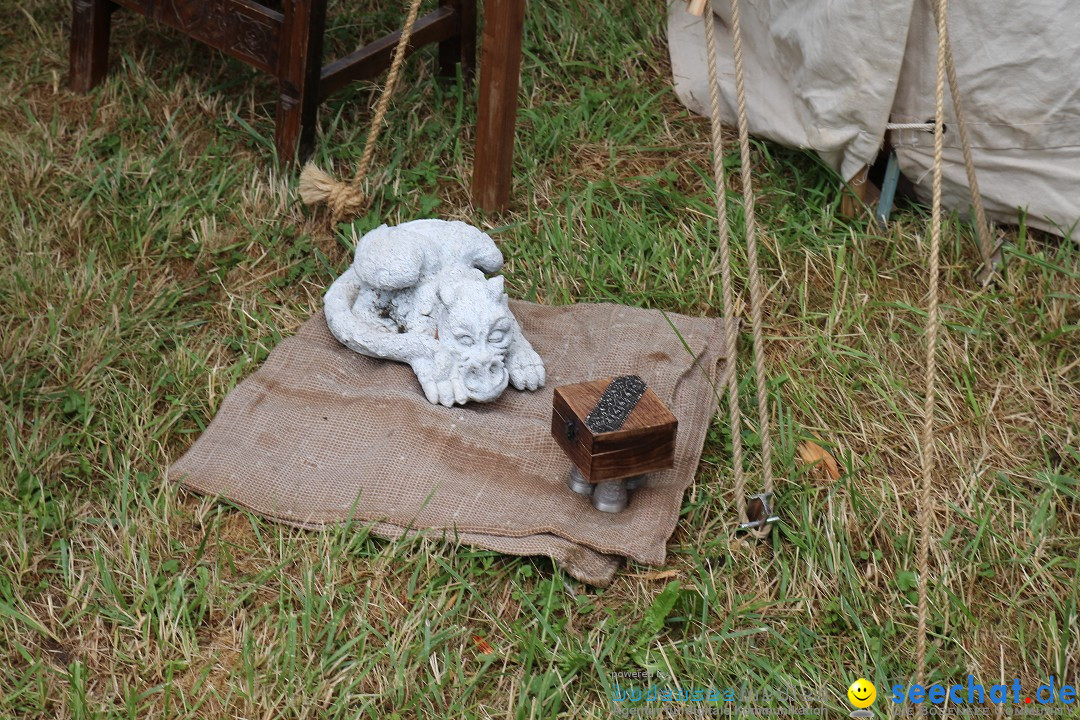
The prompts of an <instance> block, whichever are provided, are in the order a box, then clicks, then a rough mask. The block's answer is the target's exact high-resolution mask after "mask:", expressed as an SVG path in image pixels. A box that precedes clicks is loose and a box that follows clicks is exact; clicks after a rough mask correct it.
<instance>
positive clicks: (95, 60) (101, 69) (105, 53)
mask: <svg viewBox="0 0 1080 720" xmlns="http://www.w3.org/2000/svg"><path fill="white" fill-rule="evenodd" d="M71 8H72V11H71V12H72V19H71V57H70V58H69V60H70V63H71V71H70V75H69V82H70V83H71V89H72V90H74V91H75V92H80V93H84V92H88V91H89V90H90V88H92V87H94V86H95V85H97V84H98V83H99V82H101V81H102V79H103V78H104V77H105V73H106V72H107V71H108V69H109V26H110V18H111V16H112V10H113V8H112V2H110V1H109V0H74V1H73V2H72V3H71Z"/></svg>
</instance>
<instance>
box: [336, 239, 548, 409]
mask: <svg viewBox="0 0 1080 720" xmlns="http://www.w3.org/2000/svg"><path fill="white" fill-rule="evenodd" d="M502 265H503V257H502V253H501V252H499V248H498V247H496V246H495V242H494V241H493V240H492V239H491V238H490V237H489V236H488V235H486V234H485V233H483V232H481V231H480V230H478V229H477V228H474V227H472V226H471V225H468V224H467V223H463V222H458V221H454V222H448V221H444V220H414V221H412V222H407V223H403V224H401V225H397V226H394V227H388V226H386V225H380V226H379V227H377V228H375V229H374V230H372V231H371V232H369V233H367V234H366V235H364V236H363V237H362V238H360V241H359V242H358V243H357V245H356V256H355V259H354V260H353V264H352V265H351V266H350V267H349V269H348V270H346V271H345V272H344V273H343V274H342V275H341V277H339V278H338V279H337V280H335V281H334V283H333V284H332V285H331V286H330V289H329V290H327V292H326V296H325V297H324V310H325V313H326V321H327V324H328V325H329V327H330V332H331V333H333V335H334V337H336V338H337V339H338V340H340V341H341V343H342V344H344V345H345V346H346V347H348V348H349V349H350V350H354V351H355V352H358V353H361V354H363V355H367V356H370V357H375V358H385V359H388V360H397V361H398V362H404V363H408V364H409V365H410V366H411V367H412V369H413V372H415V373H416V378H417V380H419V381H420V387H421V388H422V389H423V391H424V395H425V396H426V397H427V399H428V401H429V402H431V403H439V404H441V405H445V406H446V407H451V406H453V405H454V404H455V403H460V404H465V403H467V402H491V401H492V400H495V399H496V398H498V397H499V396H500V395H501V394H502V392H503V390H505V389H506V386H507V385H508V384H512V385H513V386H514V387H515V388H517V389H518V390H536V389H537V388H540V387H543V385H544V381H545V374H544V363H543V361H542V360H541V359H540V356H539V355H538V354H537V353H536V351H535V350H533V348H532V346H531V345H530V344H529V341H528V340H526V339H525V336H524V335H523V334H522V332H521V327H520V326H519V325H518V322H517V320H516V319H515V318H514V316H513V315H512V314H511V313H510V308H509V305H508V298H507V295H506V293H505V292H504V291H503V278H502V277H501V276H496V277H493V278H487V277H486V274H490V273H494V272H497V271H498V270H499V269H500V268H502Z"/></svg>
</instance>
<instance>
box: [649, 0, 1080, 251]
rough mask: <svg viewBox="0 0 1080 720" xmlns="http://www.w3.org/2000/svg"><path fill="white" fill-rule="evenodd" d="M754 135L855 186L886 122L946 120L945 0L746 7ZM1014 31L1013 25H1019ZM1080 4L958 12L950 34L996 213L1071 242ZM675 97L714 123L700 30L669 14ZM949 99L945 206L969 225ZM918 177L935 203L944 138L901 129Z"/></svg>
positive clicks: (723, 15) (903, 160)
mask: <svg viewBox="0 0 1080 720" xmlns="http://www.w3.org/2000/svg"><path fill="white" fill-rule="evenodd" d="M742 1H743V3H744V4H743V33H744V38H743V46H744V63H745V68H746V84H747V111H748V118H749V123H750V132H751V133H752V134H753V135H755V136H758V137H762V138H766V139H769V140H773V141H775V142H778V143H781V144H783V145H786V146H789V147H796V148H805V149H810V150H813V151H815V152H817V154H818V155H820V156H821V158H822V159H823V160H824V162H825V163H827V164H828V165H829V166H831V167H832V168H833V169H834V170H836V171H837V172H838V173H839V174H840V175H841V176H843V178H844V179H845V180H851V179H852V178H853V177H854V176H855V175H856V173H858V172H859V170H860V169H861V168H862V167H863V166H864V165H867V164H870V163H872V162H873V161H874V159H875V158H876V156H877V154H878V151H879V150H880V148H881V146H882V143H883V141H884V139H885V134H886V124H888V123H890V122H893V123H912V122H926V121H928V120H930V119H932V118H933V114H934V80H935V46H936V42H937V33H936V30H935V27H934V19H933V4H932V2H931V0H882V1H880V2H876V3H865V2H858V0H742ZM714 7H715V8H716V11H717V14H715V15H714V18H713V21H714V22H715V23H716V30H717V31H718V38H719V39H720V47H719V52H720V57H719V58H718V64H719V68H718V69H719V77H720V85H721V96H722V97H723V99H724V103H722V108H721V110H722V112H723V113H724V117H725V122H727V123H729V124H734V122H735V113H734V107H735V100H734V98H735V75H734V60H733V58H732V55H731V48H732V43H731V32H730V17H729V12H730V10H729V8H730V4H729V3H728V2H727V1H726V0H722V1H720V2H717V3H715V4H714ZM1006 20H1007V21H1006ZM1075 28H1080V4H1078V3H1075V2H1070V1H1069V0H1032V2H1028V3H1024V4H1022V5H1015V4H1006V3H1004V2H1001V1H1000V0H979V1H976V0H952V1H951V2H950V3H949V36H950V39H951V41H952V46H953V55H954V57H955V59H956V67H957V75H958V80H959V85H960V94H961V98H962V101H963V103H964V111H965V114H966V116H967V119H968V123H969V132H970V135H971V142H972V151H973V155H974V160H975V165H976V172H977V174H978V178H979V185H980V190H981V192H982V194H983V200H984V203H985V205H986V210H987V213H988V215H989V216H990V217H991V218H992V219H994V220H996V221H999V222H1004V223H1016V222H1018V220H1019V219H1020V217H1021V215H1023V216H1024V217H1025V218H1026V221H1027V223H1028V224H1030V225H1032V226H1034V227H1039V228H1042V229H1044V230H1049V231H1051V232H1055V233H1058V234H1061V235H1067V234H1069V233H1070V232H1071V230H1072V228H1073V227H1074V226H1075V225H1076V224H1077V222H1078V220H1080V162H1077V161H1078V160H1080V50H1077V45H1076V44H1075V43H1073V42H1070V41H1068V40H1067V38H1069V37H1071V34H1072V33H1071V31H1070V30H1071V29H1075ZM668 44H669V49H670V52H671V64H672V74H673V76H674V83H675V92H676V94H677V95H678V97H679V99H680V100H681V101H682V102H683V104H685V105H686V106H687V107H688V108H689V109H690V110H691V111H693V112H695V113H698V114H701V115H707V114H708V97H709V92H708V67H707V66H706V60H705V57H706V55H705V33H704V29H703V27H702V22H701V19H700V18H697V17H694V16H692V15H690V14H689V13H688V12H687V11H686V6H685V3H684V2H682V1H681V0H678V1H676V2H672V3H670V5H669V8H668ZM950 123H955V112H954V111H953V107H952V102H951V100H950V99H949V98H948V96H946V110H945V124H946V135H945V162H946V164H945V168H944V201H945V203H946V206H947V207H950V208H954V209H956V210H958V211H959V212H960V213H961V214H962V215H966V214H967V212H968V210H969V205H970V196H969V191H968V187H967V178H966V176H965V174H964V167H963V158H962V155H961V152H960V138H959V133H957V132H955V131H954V132H950V131H949V127H948V126H949V125H950ZM890 132H891V135H890V139H891V142H892V144H893V145H894V147H895V150H896V154H897V160H898V161H899V164H900V169H901V171H902V172H903V173H904V175H905V176H906V177H907V178H908V179H909V180H911V181H912V182H913V183H914V184H915V187H916V192H917V194H919V195H920V196H921V197H924V198H926V197H929V191H930V187H929V184H930V177H929V172H928V171H929V168H930V165H931V161H932V156H933V145H934V143H933V135H932V133H929V132H926V131H920V130H902V131H890Z"/></svg>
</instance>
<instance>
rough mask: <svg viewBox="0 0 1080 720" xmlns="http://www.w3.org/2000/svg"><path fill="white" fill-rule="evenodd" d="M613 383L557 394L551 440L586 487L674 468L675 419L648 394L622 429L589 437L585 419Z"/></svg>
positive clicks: (594, 383) (569, 387)
mask: <svg viewBox="0 0 1080 720" xmlns="http://www.w3.org/2000/svg"><path fill="white" fill-rule="evenodd" d="M613 379H614V378H601V379H599V380H590V381H588V382H583V383H576V384H574V385H563V386H562V387H557V388H555V396H554V401H553V408H552V414H551V434H552V436H553V437H554V438H555V441H556V442H557V443H558V444H559V447H561V448H562V449H563V451H564V452H566V454H567V455H568V456H569V457H570V460H571V461H572V462H573V463H574V464H575V465H576V466H577V467H578V469H579V470H581V474H582V475H583V476H584V477H585V479H586V480H588V481H589V482H593V483H597V482H604V481H607V480H616V479H618V478H624V477H631V476H633V475H641V474H643V473H647V472H653V471H655V470H663V469H665V468H669V467H672V466H673V465H674V463H675V434H676V431H677V429H678V425H679V421H678V419H677V418H676V417H675V416H674V415H673V414H672V413H671V411H670V410H668V408H667V406H666V405H664V403H663V402H662V401H661V400H660V398H659V397H658V396H657V395H656V393H655V392H653V391H652V388H649V387H646V388H645V394H644V395H642V396H641V399H640V400H638V402H637V405H635V406H634V409H633V411H632V412H631V413H630V415H629V416H628V417H627V418H626V420H625V421H624V422H623V424H622V427H621V428H619V429H618V430H615V431H612V432H602V433H593V432H592V430H591V429H590V428H589V426H588V425H587V424H586V423H585V418H586V417H587V416H588V414H589V413H590V412H591V411H592V409H593V408H595V407H596V404H597V403H598V402H599V401H600V396H601V395H603V393H604V390H605V389H606V388H607V386H608V385H609V384H610V383H611V381H612V380H613Z"/></svg>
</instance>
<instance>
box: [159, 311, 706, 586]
mask: <svg viewBox="0 0 1080 720" xmlns="http://www.w3.org/2000/svg"><path fill="white" fill-rule="evenodd" d="M511 308H512V310H513V312H514V314H515V316H516V317H517V318H518V321H519V322H520V323H521V326H522V329H523V331H524V333H525V335H526V337H528V338H529V341H530V342H531V343H532V345H533V347H534V348H535V349H536V351H537V352H538V353H540V356H541V357H542V358H543V359H544V364H545V366H546V368H547V386H546V387H545V388H543V389H542V390H540V391H537V392H533V393H530V392H519V391H516V390H514V389H513V388H509V389H507V391H506V392H505V393H503V395H502V397H500V398H499V399H498V400H497V401H495V402H493V403H489V404H469V405H466V406H464V407H460V406H459V407H454V408H444V407H441V406H438V405H431V404H430V403H428V402H427V401H426V400H425V399H424V397H423V395H422V393H421V391H420V386H419V383H417V381H416V378H415V376H414V375H413V374H412V371H411V369H410V368H409V367H408V366H406V365H403V364H400V363H394V362H387V361H380V360H373V359H371V358H367V357H364V356H361V355H358V354H356V353H354V352H352V351H350V350H348V349H347V348H345V347H343V346H342V345H341V344H340V343H338V341H337V340H336V339H334V337H333V336H332V335H331V334H330V332H329V330H328V329H327V327H326V321H325V319H324V318H323V315H322V313H319V314H317V315H316V316H314V317H312V318H311V319H310V320H308V321H307V322H306V323H305V324H304V325H303V326H302V327H301V328H300V331H299V332H298V333H297V334H296V335H295V336H293V337H290V338H288V339H286V340H283V341H282V342H281V343H279V344H278V346H277V347H276V348H275V349H274V350H273V352H271V354H270V356H269V358H268V359H267V360H266V362H265V364H264V365H263V367H262V368H260V369H259V370H257V371H256V372H255V373H254V374H252V375H251V376H250V377H248V378H247V379H246V380H244V381H243V382H241V383H240V384H239V385H238V386H237V387H236V388H235V389H234V390H233V391H232V392H230V393H229V394H228V396H227V397H226V398H225V399H224V401H223V402H222V404H221V408H220V410H219V411H218V414H217V417H216V418H214V420H213V422H212V423H211V424H210V426H209V427H208V428H207V429H206V431H205V432H204V433H203V434H202V436H200V437H199V439H198V440H196V441H195V443H194V444H193V445H192V446H191V448H190V449H189V450H188V451H187V453H185V454H184V455H183V456H182V457H181V458H180V459H179V460H177V461H176V462H175V464H173V466H172V467H171V468H170V469H169V478H170V479H171V480H176V481H180V482H182V483H183V484H184V485H185V486H187V487H189V488H191V489H193V490H195V491H198V492H201V493H206V494H211V495H221V496H224V497H227V498H229V499H230V500H233V501H235V502H236V503H238V504H240V505H243V506H245V507H248V508H250V509H252V510H254V511H256V512H258V513H261V514H263V515H266V516H269V517H272V518H274V519H277V520H281V521H284V522H287V523H291V524H295V525H301V526H305V527H321V526H324V525H326V524H327V523H333V522H339V521H343V520H346V519H349V518H350V516H351V517H352V519H353V520H354V521H355V520H359V521H363V522H366V523H371V530H372V532H373V533H375V534H377V535H380V536H384V537H398V536H400V535H402V534H404V533H406V532H427V533H431V532H434V533H436V534H437V536H442V537H446V538H447V539H450V540H457V541H459V542H463V543H467V544H470V545H475V546H478V547H483V548H487V549H492V550H495V551H498V552H503V553H508V554H515V555H547V556H550V557H552V558H554V559H555V560H556V561H557V562H558V563H559V564H560V565H561V566H562V567H563V568H564V569H565V570H566V571H567V572H569V573H570V574H571V575H573V576H574V577H576V578H578V579H580V580H582V581H584V582H588V583H591V584H595V585H606V584H607V583H609V582H610V581H611V579H612V577H613V576H614V574H615V571H616V569H617V567H618V564H619V562H620V559H621V557H629V558H632V559H633V560H636V561H637V562H640V563H646V564H651V565H657V564H661V563H663V562H664V556H665V545H666V542H667V539H668V538H669V537H670V536H671V533H672V531H673V530H674V528H675V523H676V521H677V519H678V513H679V508H680V505H681V502H682V496H683V491H684V490H685V489H686V488H687V486H688V485H689V484H690V483H691V482H692V481H693V479H694V472H695V470H696V468H697V463H698V460H699V459H700V457H701V449H702V446H703V444H704V440H705V432H706V430H707V428H708V424H709V420H710V418H711V417H712V414H713V412H714V411H715V409H716V402H717V393H716V389H717V388H720V387H722V386H723V385H722V383H723V378H722V377H721V376H720V375H721V373H720V367H721V364H722V361H723V359H724V357H725V355H726V353H725V352H724V333H723V322H722V321H721V320H717V319H711V318H691V317H686V316H682V315H675V314H671V313H668V314H667V315H666V316H665V315H664V314H663V313H661V312H659V311H655V310H641V309H637V308H628V307H623V306H620V305H607V304H604V305H571V306H565V307H546V306H540V305H534V304H531V303H525V302H516V301H512V302H511ZM676 329H677V332H676ZM680 336H681V337H680ZM724 365H725V367H726V363H724ZM628 373H634V374H637V375H640V376H641V377H642V378H643V379H644V380H645V382H646V383H648V385H649V386H650V387H651V388H652V389H653V390H654V391H655V392H656V393H657V394H658V395H659V396H660V399H661V400H663V401H664V402H665V403H667V405H668V406H669V407H670V408H671V410H672V412H674V413H675V415H676V417H678V419H679V431H678V437H677V440H676V462H675V467H674V468H673V469H671V470H667V471H664V472H660V473H656V474H654V475H652V476H651V477H650V481H649V483H648V485H647V486H646V487H644V488H641V489H639V490H637V491H635V493H634V494H633V495H632V496H631V501H630V506H629V507H628V508H627V509H626V510H625V511H623V512H622V513H618V514H614V515H611V514H606V513H601V512H598V511H596V510H595V509H593V507H592V505H591V503H590V502H589V500H588V499H587V498H583V497H581V496H579V495H576V494H574V493H572V492H571V491H570V490H569V489H568V488H567V487H566V485H565V482H564V479H565V475H566V472H567V470H568V468H569V460H568V459H567V457H566V455H565V454H564V453H563V452H562V450H560V449H559V447H558V446H557V445H556V444H555V441H554V440H553V439H552V437H551V402H552V392H553V389H554V388H555V387H557V386H559V385H566V384H569V383H575V382H581V381H584V380H591V379H595V378H598V377H604V376H608V375H620V374H628Z"/></svg>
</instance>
